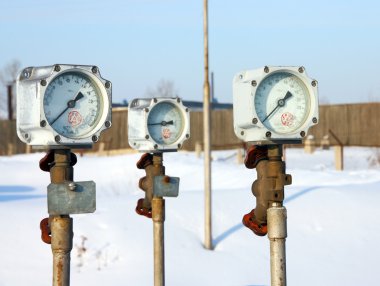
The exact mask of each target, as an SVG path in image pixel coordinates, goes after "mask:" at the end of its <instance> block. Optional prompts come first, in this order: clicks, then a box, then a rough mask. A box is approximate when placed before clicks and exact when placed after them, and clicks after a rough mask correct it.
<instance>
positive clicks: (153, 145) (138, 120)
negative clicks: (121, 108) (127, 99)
mask: <svg viewBox="0 0 380 286" xmlns="http://www.w3.org/2000/svg"><path fill="white" fill-rule="evenodd" d="M162 104H171V105H173V106H174V108H175V109H176V110H177V111H178V113H179V114H180V116H181V120H182V122H181V126H180V127H174V126H173V128H181V130H177V132H178V134H179V135H178V136H177V137H176V139H175V140H174V141H173V142H170V143H165V142H157V141H156V140H155V139H154V136H152V134H151V133H150V132H149V128H148V120H149V115H150V114H151V112H152V111H153V110H154V109H155V108H159V106H160V105H162ZM188 138H190V115H189V109H188V108H187V107H186V106H184V105H183V103H182V100H181V98H179V97H176V98H169V97H155V98H136V99H134V100H132V101H131V103H130V105H129V109H128V141H129V145H130V146H131V147H132V148H133V149H136V150H138V151H140V152H151V153H160V152H176V151H178V149H180V148H181V147H182V145H183V142H184V141H185V140H187V139H188Z"/></svg>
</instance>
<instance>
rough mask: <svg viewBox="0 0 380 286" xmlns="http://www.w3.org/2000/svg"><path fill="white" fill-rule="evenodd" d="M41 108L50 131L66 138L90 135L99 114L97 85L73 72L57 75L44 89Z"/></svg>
mask: <svg viewBox="0 0 380 286" xmlns="http://www.w3.org/2000/svg"><path fill="white" fill-rule="evenodd" d="M43 107H44V113H45V117H46V119H47V121H48V123H49V124H50V126H52V128H53V129H54V130H55V131H56V132H57V133H58V134H60V135H63V136H65V137H67V138H83V137H86V136H88V134H89V133H91V132H92V131H93V130H94V129H95V127H96V126H97V124H98V123H99V120H100V118H101V117H102V112H103V97H102V96H101V91H100V89H99V88H98V86H97V83H96V82H95V81H94V80H92V79H91V78H90V77H89V76H88V75H86V74H85V73H82V72H77V71H68V72H64V73H61V74H59V75H58V76H57V77H56V78H54V79H53V80H52V81H51V82H50V83H49V85H48V86H47V88H46V91H45V94H44V99H43Z"/></svg>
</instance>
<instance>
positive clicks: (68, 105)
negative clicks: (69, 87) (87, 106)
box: [50, 92, 84, 125]
mask: <svg viewBox="0 0 380 286" xmlns="http://www.w3.org/2000/svg"><path fill="white" fill-rule="evenodd" d="M83 97H84V95H83V94H82V93H81V92H78V94H77V96H76V97H75V98H74V99H71V100H69V102H67V107H66V108H65V110H63V111H62V112H61V113H60V114H59V115H58V116H57V117H56V118H55V119H54V120H53V121H52V122H50V125H53V124H54V123H55V122H56V121H57V120H58V119H59V118H60V117H61V116H62V115H63V114H64V113H65V112H66V111H67V110H68V109H69V108H74V107H75V103H76V102H77V101H78V100H79V99H82V98H83Z"/></svg>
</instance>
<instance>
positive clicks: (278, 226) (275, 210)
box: [267, 203, 287, 286]
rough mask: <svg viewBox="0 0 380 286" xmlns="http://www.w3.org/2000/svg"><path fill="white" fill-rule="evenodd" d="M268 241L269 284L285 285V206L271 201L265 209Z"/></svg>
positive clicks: (275, 285) (272, 285)
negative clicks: (270, 205)
mask: <svg viewBox="0 0 380 286" xmlns="http://www.w3.org/2000/svg"><path fill="white" fill-rule="evenodd" d="M267 217H268V238H269V241H270V268H271V286H286V253H285V239H286V237H287V228H286V218H287V214H286V208H285V207H283V206H281V204H279V203H273V205H272V207H270V208H269V209H268V211H267Z"/></svg>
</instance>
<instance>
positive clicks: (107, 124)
mask: <svg viewBox="0 0 380 286" xmlns="http://www.w3.org/2000/svg"><path fill="white" fill-rule="evenodd" d="M111 125H112V123H111V121H108V120H107V121H106V122H104V126H105V127H106V128H110V127H111Z"/></svg>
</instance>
